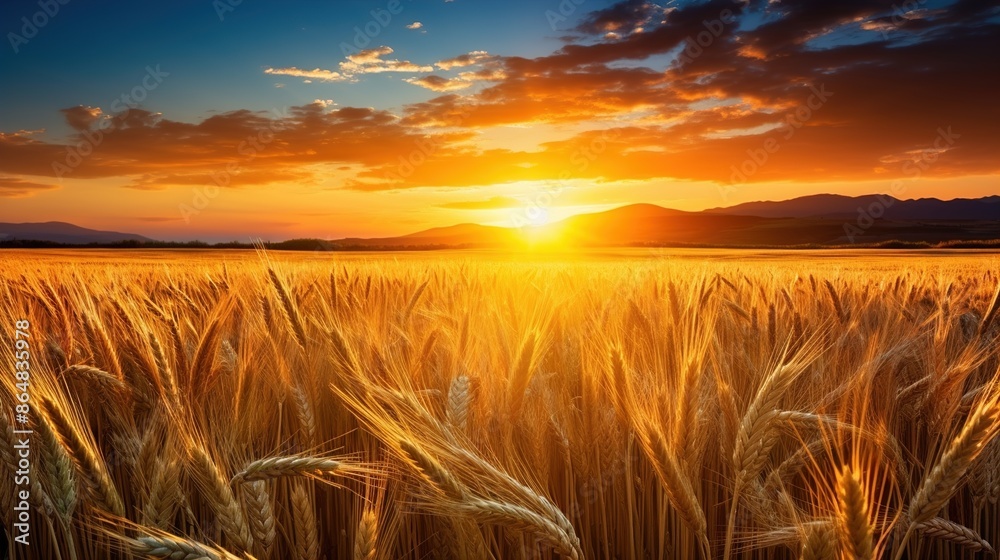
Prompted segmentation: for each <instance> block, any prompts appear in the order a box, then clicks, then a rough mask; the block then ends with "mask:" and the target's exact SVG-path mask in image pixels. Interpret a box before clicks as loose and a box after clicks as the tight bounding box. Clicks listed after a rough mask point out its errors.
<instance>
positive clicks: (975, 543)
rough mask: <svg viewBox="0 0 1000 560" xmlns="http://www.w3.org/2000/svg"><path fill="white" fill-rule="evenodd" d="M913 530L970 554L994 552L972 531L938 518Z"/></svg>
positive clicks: (920, 524) (925, 522) (918, 525)
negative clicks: (958, 546) (959, 547)
mask: <svg viewBox="0 0 1000 560" xmlns="http://www.w3.org/2000/svg"><path fill="white" fill-rule="evenodd" d="M914 529H915V530H916V531H919V532H921V533H923V534H924V535H926V536H928V537H934V538H936V539H941V540H944V541H948V542H953V543H955V544H958V545H960V546H961V547H963V548H966V549H968V550H970V551H972V552H979V551H981V550H985V551H987V552H989V553H990V554H994V553H995V552H996V551H995V550H993V547H992V546H990V543H989V542H987V541H986V539H984V538H982V537H980V536H979V535H978V534H977V533H976V532H975V531H973V530H972V529H969V528H968V527H965V526H962V525H959V524H957V523H953V522H951V521H946V520H944V519H941V518H940V517H935V518H934V519H931V520H930V521H924V522H922V523H917V525H916V526H915V527H914Z"/></svg>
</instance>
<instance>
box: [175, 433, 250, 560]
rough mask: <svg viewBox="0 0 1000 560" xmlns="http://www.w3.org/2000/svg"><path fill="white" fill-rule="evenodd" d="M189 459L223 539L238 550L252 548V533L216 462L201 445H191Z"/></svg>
mask: <svg viewBox="0 0 1000 560" xmlns="http://www.w3.org/2000/svg"><path fill="white" fill-rule="evenodd" d="M190 453H191V458H192V461H193V466H194V469H195V472H196V473H197V474H198V477H199V481H200V482H201V487H202V491H203V492H204V495H205V498H206V499H207V500H208V503H209V506H211V508H212V510H213V511H214V512H215V514H216V516H217V517H218V519H219V524H220V525H221V526H222V532H223V533H224V534H225V535H226V538H227V539H229V541H230V542H231V543H232V544H233V545H234V546H237V547H239V548H240V549H241V550H252V549H253V535H252V534H251V533H250V527H249V526H248V525H247V522H246V519H245V518H244V517H243V510H242V508H240V504H239V502H237V501H236V497H235V496H234V495H233V491H232V489H230V487H229V483H228V480H227V479H226V478H225V477H224V476H223V475H222V472H221V471H220V470H219V467H218V466H217V465H216V463H215V461H214V460H213V459H212V457H211V456H210V455H209V454H208V452H207V451H206V450H205V449H204V448H203V447H201V446H200V445H194V446H192V448H191V450H190Z"/></svg>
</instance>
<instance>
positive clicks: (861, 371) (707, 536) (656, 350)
mask: <svg viewBox="0 0 1000 560" xmlns="http://www.w3.org/2000/svg"><path fill="white" fill-rule="evenodd" d="M123 255H125V256H123ZM998 264H1000V259H998V257H997V256H995V255H991V254H987V253H965V254H963V253H942V254H936V255H926V254H919V253H918V254H902V253H877V254H871V253H863V252H858V253H849V252H840V253H837V252H829V253H774V254H770V253H760V254H756V253H755V254H749V253H746V254H736V253H733V254H727V253H725V252H711V251H703V252H698V251H674V252H652V251H635V252H632V253H629V252H621V253H615V254H596V255H590V256H582V257H581V256H572V257H563V256H556V257H553V256H544V255H537V256H532V257H529V258H519V257H517V256H502V255H500V256H498V255H489V254H485V255H484V254H468V253H461V252H455V253H440V254H426V253H422V254H351V255H339V254H335V255H332V256H331V254H327V253H318V254H305V255H296V254H290V253H285V254H281V253H268V254H264V253H259V254H254V253H236V252H234V253H226V252H221V251H220V252H205V253H184V252H180V253H174V252H169V251H164V252H159V253H157V252H150V253H148V254H139V253H137V254H131V255H129V254H124V253H113V254H108V253H101V252H96V251H95V252H76V253H72V252H59V251H50V252H45V251H39V252H34V253H26V252H5V253H2V254H0V270H2V272H0V316H2V317H3V318H4V321H5V323H6V324H4V325H2V327H0V328H2V333H3V334H2V337H0V341H2V347H0V364H3V366H2V369H3V371H4V372H6V373H5V375H4V376H3V379H2V382H0V387H2V388H3V390H2V391H0V415H2V425H3V427H4V431H3V432H2V433H3V438H0V439H2V442H0V475H2V480H3V481H4V482H3V486H2V493H0V498H2V502H3V503H0V519H2V520H3V523H4V526H5V528H6V532H7V535H8V538H9V539H10V538H12V537H13V535H14V534H15V531H14V527H13V523H14V521H15V519H14V516H13V513H14V511H15V510H14V508H15V506H16V505H17V504H16V503H15V502H16V501H17V496H16V495H15V493H14V492H8V489H10V488H12V487H13V484H12V482H11V481H12V480H13V479H14V471H15V470H16V469H17V467H18V461H17V459H18V458H17V456H16V454H15V453H14V450H15V444H16V442H17V441H18V440H19V438H20V437H22V436H18V435H17V434H15V433H14V429H15V428H16V427H17V425H16V424H15V423H14V418H13V414H14V410H15V405H16V404H17V397H16V395H17V394H18V393H19V392H21V388H19V387H18V386H17V385H16V382H17V380H16V379H15V376H14V373H13V372H14V364H15V361H16V353H17V352H18V350H19V348H18V347H17V344H16V340H15V338H16V337H15V322H16V321H19V320H26V321H29V322H30V331H29V332H28V334H29V335H30V339H28V340H30V346H29V348H30V354H31V355H30V360H31V361H30V387H29V392H30V406H31V412H30V415H31V426H32V429H33V434H32V435H31V483H30V496H31V499H30V502H31V503H30V508H31V522H30V524H31V543H30V545H29V546H21V545H16V544H14V543H11V544H10V547H9V554H10V557H11V558H55V559H59V560H90V559H98V558H171V559H176V560H182V559H196V558H209V559H218V558H250V557H252V558H258V559H267V558H273V559H285V558H288V559H296V560H318V559H321V558H326V559H331V560H332V559H349V558H353V559H356V560H361V559H364V560H375V559H397V558H399V559H413V560H417V559H421V560H423V559H433V558H441V559H451V558H455V559H476V560H478V559H486V558H496V559H536V558H537V559H554V558H571V559H576V560H582V559H584V558H589V559H619V560H633V559H636V560H638V559H642V560H646V559H649V560H654V559H655V560H664V559H672V558H702V559H708V558H713V559H714V558H725V559H730V558H732V559H737V558H739V559H753V558H761V559H763V558H768V559H770V558H776V559H784V558H788V559H796V558H802V559H823V558H826V559H842V558H852V559H853V558H860V559H876V558H877V559H890V560H898V559H900V558H946V559H947V558H972V557H974V556H976V557H979V556H982V555H984V554H989V553H992V547H991V543H996V542H997V541H998V540H1000V515H998V513H1000V509H998V506H997V498H998V496H1000V444H998V443H997V442H996V441H994V440H995V436H996V435H997V433H998V431H1000V387H998V385H997V382H998V377H1000V356H998V353H1000V348H998V346H1000V345H998V340H1000V318H998V310H1000V301H998V298H1000V291H998V286H1000V274H998V270H1000V269H998V267H997V265H998ZM0 557H2V555H0Z"/></svg>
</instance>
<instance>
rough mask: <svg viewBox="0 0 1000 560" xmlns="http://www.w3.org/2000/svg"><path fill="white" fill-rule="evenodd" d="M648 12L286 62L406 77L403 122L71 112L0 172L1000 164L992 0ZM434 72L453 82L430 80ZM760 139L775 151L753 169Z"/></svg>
mask: <svg viewBox="0 0 1000 560" xmlns="http://www.w3.org/2000/svg"><path fill="white" fill-rule="evenodd" d="M646 4H647V3H642V2H620V3H618V4H616V5H614V6H612V7H610V8H608V9H605V10H599V11H597V12H595V13H592V14H590V15H588V16H586V17H584V19H583V21H584V23H583V24H582V26H581V29H580V31H581V32H584V31H592V32H593V33H588V36H587V37H586V38H585V39H582V40H580V42H570V43H566V44H562V45H561V46H560V47H558V48H557V49H556V50H554V51H553V52H550V53H546V54H544V55H543V56H537V57H524V56H506V57H504V56H498V55H489V54H487V53H485V52H483V51H472V52H467V53H465V54H457V55H456V56H454V57H452V58H445V59H443V60H440V61H438V62H437V63H436V64H435V66H433V67H432V66H425V65H421V64H416V63H412V62H409V61H407V60H392V59H390V58H389V57H390V56H391V55H393V54H394V53H393V50H392V49H391V48H390V47H387V46H381V47H378V48H374V49H369V50H366V51H361V52H358V53H356V54H354V55H352V56H350V57H349V58H348V59H347V60H344V61H343V62H342V63H341V66H340V67H339V68H338V71H337V72H333V71H330V70H319V69H317V70H313V71H303V70H299V69H297V68H294V67H292V68H287V69H279V70H294V71H296V72H300V73H301V72H310V73H315V74H313V75H312V76H311V77H310V76H306V75H298V74H286V75H297V76H298V77H303V78H309V79H316V80H321V79H323V78H322V77H320V76H329V75H337V76H340V77H343V78H344V79H352V77H353V76H358V75H360V74H366V73H378V72H411V73H413V74H417V75H414V76H408V77H407V79H406V81H407V82H408V83H411V84H413V85H417V86H420V87H424V88H426V89H429V90H431V91H436V92H439V95H436V96H434V97H433V98H431V99H429V100H421V101H419V102H414V103H409V104H406V105H404V106H403V107H402V109H401V110H400V111H397V112H396V113H393V112H389V111H381V110H376V109H371V108H360V107H335V106H332V105H330V104H327V103H325V102H323V100H317V102H315V103H309V104H307V105H302V106H297V107H292V108H290V109H289V111H288V112H287V113H283V114H278V115H275V114H268V113H261V112H255V111H249V110H243V109H241V110H235V111H230V112H226V113H221V114H217V115H213V116H211V117H209V118H206V119H203V120H199V121H195V122H182V121H177V120H172V119H171V118H169V116H164V115H159V114H157V113H152V112H150V111H145V110H140V109H133V110H130V111H128V112H126V113H123V114H120V115H115V116H113V117H110V118H107V120H105V117H104V115H102V114H96V113H95V112H96V109H94V108H90V107H86V106H79V107H71V108H68V109H66V110H64V111H63V117H64V118H65V119H66V122H67V124H69V126H70V127H71V128H72V129H73V130H74V133H73V134H72V135H71V136H70V138H69V139H67V140H65V141H55V140H43V139H41V137H40V136H39V135H38V134H35V133H31V132H27V131H18V132H11V133H0V173H4V174H9V175H13V176H17V175H29V176H40V177H51V176H54V173H53V167H52V165H53V163H54V162H61V161H63V160H64V159H65V158H66V157H67V153H69V151H70V150H71V149H72V146H73V145H74V144H76V143H78V142H81V141H83V139H84V138H85V133H86V132H87V131H88V130H93V129H94V128H95V127H96V126H97V124H98V123H100V124H101V125H102V128H101V130H102V135H103V136H102V138H103V140H102V143H101V145H100V146H99V147H98V148H97V149H95V150H94V152H93V154H92V155H90V156H89V157H88V158H86V159H85V160H84V161H83V162H82V163H81V164H80V165H79V166H78V167H75V168H74V169H73V175H72V177H74V178H76V177H79V178H125V179H126V180H127V181H128V182H129V184H130V186H131V187H132V188H135V189H162V188H170V187H171V186H173V185H194V184H211V181H212V177H213V176H214V175H215V174H217V173H219V172H221V171H224V170H225V169H226V167H227V166H228V165H231V164H232V165H237V166H238V168H239V173H236V174H232V175H231V176H230V177H229V179H228V180H229V182H228V183H227V186H229V187H237V188H250V187H254V186H260V185H272V184H278V183H295V184H300V185H312V184H317V183H319V182H322V181H326V180H328V179H329V178H330V177H335V178H336V179H337V181H338V183H337V184H338V185H346V186H347V187H348V188H352V189H357V190H366V191H376V190H389V189H407V188H420V187H475V186H481V185H491V184H496V183H503V182H515V181H539V182H546V181H554V180H567V181H569V180H579V181H589V182H615V181H648V180H657V179H676V180H695V181H703V180H704V181H714V182H717V183H720V184H729V183H731V182H733V181H734V177H736V176H737V175H736V174H735V173H734V169H735V170H739V169H740V168H741V167H742V166H744V164H745V162H747V161H751V163H752V164H754V165H751V167H754V168H755V169H754V172H753V173H749V174H744V175H746V176H745V177H743V178H741V179H740V181H741V182H742V181H746V182H757V181H788V182H800V183H804V182H816V181H834V180H837V181H840V180H843V181H852V180H872V179H879V180H883V179H889V180H891V179H893V178H906V177H907V176H908V175H907V172H906V169H907V167H906V165H907V163H908V162H909V163H911V164H912V163H913V161H914V157H916V156H914V154H919V153H920V150H926V149H927V147H928V145H933V142H934V140H935V136H936V135H937V134H938V132H937V131H938V129H941V128H944V129H949V127H950V130H952V131H953V132H954V133H955V134H957V135H959V138H958V140H957V141H956V143H955V144H954V145H953V146H951V147H950V149H948V150H947V151H942V152H940V153H938V154H937V158H936V160H935V162H934V163H933V165H931V166H930V167H928V168H927V169H925V170H922V171H921V176H923V177H943V176H949V177H955V176H971V175H989V174H996V173H1000V160H998V159H997V157H996V154H997V153H998V152H1000V135H997V134H996V130H995V129H996V126H995V123H996V122H998V121H1000V106H998V105H997V104H996V103H995V100H994V98H995V95H996V91H997V90H998V89H1000V81H998V80H1000V78H998V76H997V74H996V73H995V72H990V71H989V70H990V68H989V66H988V64H987V63H986V59H984V55H983V53H990V52H1000V23H998V22H997V20H996V18H995V17H994V16H995V15H997V14H998V10H997V8H996V7H990V6H988V5H987V4H989V3H981V2H976V1H973V0H959V1H957V2H955V3H953V4H951V5H949V6H948V7H947V8H943V10H944V11H943V12H940V13H938V11H935V13H933V14H931V13H919V14H917V15H918V16H919V17H914V18H901V17H899V16H897V15H894V13H893V9H892V6H891V4H889V3H888V2H870V1H867V0H865V1H862V0H842V1H840V2H809V1H805V0H783V1H782V2H763V1H760V2H757V1H755V2H750V3H744V2H735V1H728V0H706V1H704V2H699V3H684V4H682V5H680V6H678V7H673V8H671V9H669V10H667V11H664V12H663V13H659V12H657V11H656V10H653V9H652V8H649V7H648V6H647V5H646ZM640 27H641V28H642V31H641V32H637V30H638V29H639V28H640ZM607 33H615V34H616V35H617V38H611V39H605V38H604V36H605V34H607ZM696 47H697V48H696ZM435 67H436V69H437V70H438V71H439V72H440V73H441V74H444V75H438V74H431V72H432V71H433V68H435ZM272 70H273V69H272ZM269 73H275V72H273V71H272V72H269ZM424 74H427V75H424ZM472 85H475V86H478V87H476V88H472V87H470V86H472ZM817 88H819V89H823V90H825V91H828V92H830V95H829V96H828V99H827V100H826V101H824V102H822V103H819V104H818V105H817V104H815V103H812V102H811V101H810V99H811V98H812V96H814V95H815V93H814V92H815V91H816V89H817ZM790 119H791V120H790ZM105 123H107V126H106V127H105V126H104V125H105ZM788 123H795V124H794V126H793V125H791V124H788ZM540 124H543V125H546V126H545V127H544V128H543V129H544V130H558V131H559V134H560V135H559V136H546V138H545V141H540V140H538V139H537V138H536V137H535V135H533V134H532V133H530V132H526V133H525V134H524V135H523V145H519V144H517V143H515V142H506V143H505V145H507V146H508V147H507V148H503V149H501V148H495V147H491V146H495V145H496V144H495V143H490V144H487V143H486V142H485V141H484V140H483V138H489V137H490V136H489V133H490V129H492V128H495V127H523V128H524V129H525V130H526V131H531V130H532V129H531V127H533V126H536V125H540ZM262 134H263V135H264V136H265V137H270V138H271V140H270V141H268V142H262V141H260V140H259V139H260V138H261V135H262ZM272 134H273V137H272V136H270V135H272ZM247 138H254V139H258V140H257V141H258V142H259V143H260V144H261V145H260V146H259V147H254V146H252V145H249V144H248V143H247ZM509 146H516V148H513V147H509ZM765 146H772V147H773V146H777V149H774V150H773V151H771V152H770V153H768V154H767V156H766V163H764V164H756V163H755V162H754V160H753V159H751V158H757V159H760V158H761V157H762V156H760V153H761V150H764V147H765Z"/></svg>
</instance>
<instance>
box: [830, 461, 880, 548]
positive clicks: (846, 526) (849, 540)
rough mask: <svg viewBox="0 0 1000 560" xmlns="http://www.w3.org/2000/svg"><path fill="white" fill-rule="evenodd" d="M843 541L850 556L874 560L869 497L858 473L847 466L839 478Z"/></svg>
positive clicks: (838, 493)
mask: <svg viewBox="0 0 1000 560" xmlns="http://www.w3.org/2000/svg"><path fill="white" fill-rule="evenodd" d="M837 498H838V506H839V508H838V510H837V516H838V517H837V518H838V521H839V522H840V523H839V528H840V541H841V543H843V547H844V550H845V552H846V553H847V554H848V555H849V556H848V557H849V558H854V559H856V560H871V559H872V558H873V555H874V548H873V544H872V541H873V533H874V531H873V529H872V525H871V519H870V518H869V515H868V498H867V497H866V496H865V492H864V488H862V486H861V479H860V477H859V476H858V473H857V472H855V471H854V470H853V469H851V468H850V467H847V466H845V467H844V469H843V470H842V471H841V472H840V475H839V476H838V478H837Z"/></svg>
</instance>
